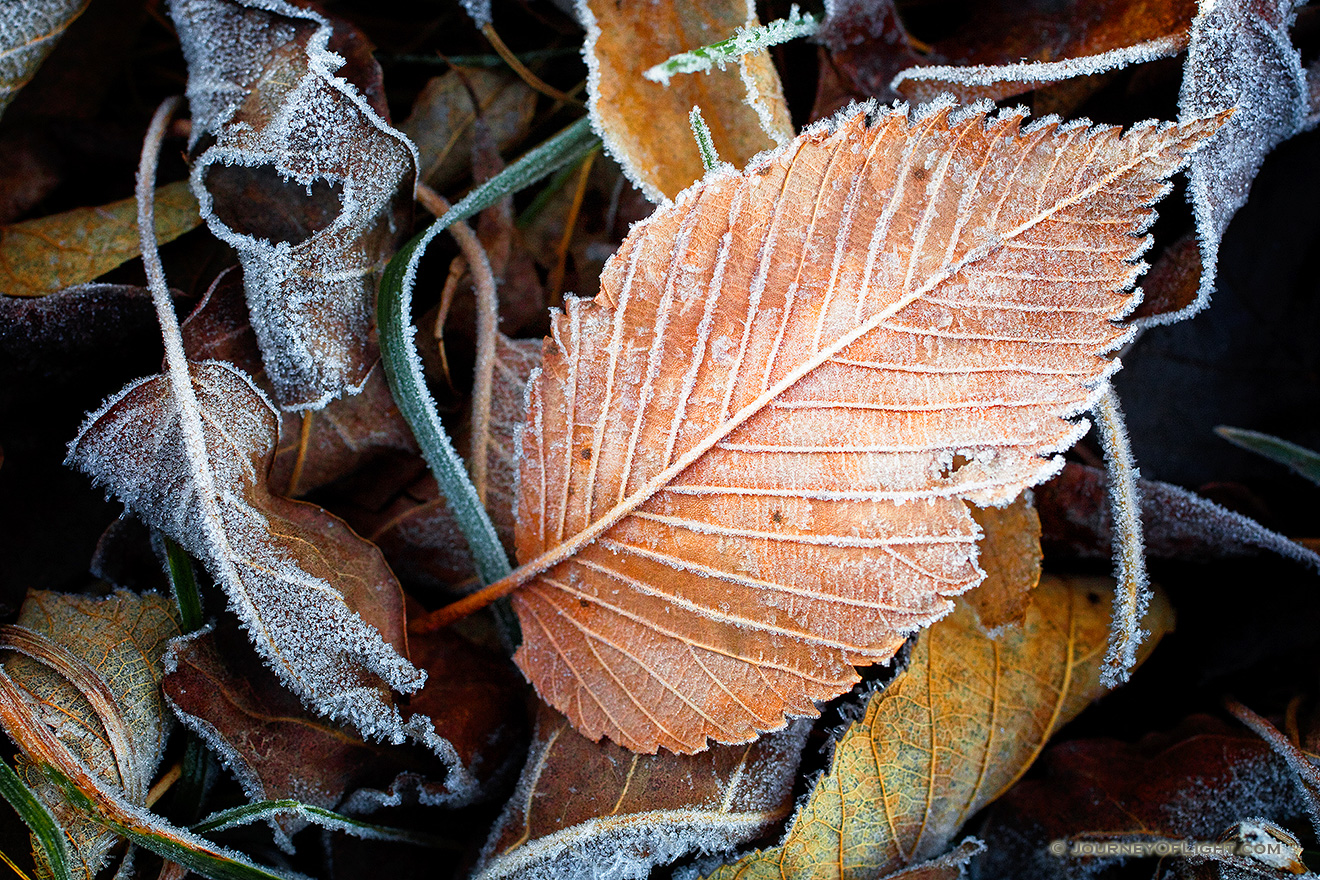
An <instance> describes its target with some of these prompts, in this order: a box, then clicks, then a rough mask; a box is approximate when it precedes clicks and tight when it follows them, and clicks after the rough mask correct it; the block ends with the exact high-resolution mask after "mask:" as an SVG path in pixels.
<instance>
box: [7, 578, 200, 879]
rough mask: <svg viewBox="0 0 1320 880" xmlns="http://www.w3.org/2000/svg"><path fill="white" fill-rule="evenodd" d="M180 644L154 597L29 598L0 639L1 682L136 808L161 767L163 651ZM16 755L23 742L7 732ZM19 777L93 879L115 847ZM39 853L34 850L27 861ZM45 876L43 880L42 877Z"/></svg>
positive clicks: (39, 781)
mask: <svg viewBox="0 0 1320 880" xmlns="http://www.w3.org/2000/svg"><path fill="white" fill-rule="evenodd" d="M178 634H179V626H178V623H177V622H176V621H175V619H174V611H173V606H172V604H171V603H170V601H169V600H168V599H166V598H165V597H163V596H159V595H151V594H148V595H144V596H139V595H135V594H133V593H128V592H118V593H115V594H114V595H112V596H109V597H107V598H104V599H97V598H92V597H90V596H74V595H62V594H59V593H46V592H41V591H34V592H32V593H29V594H28V597H27V600H26V601H25V602H24V603H23V610H22V611H21V612H20V614H19V617H18V620H17V622H16V625H14V626H10V627H4V628H3V633H0V641H2V643H3V647H5V648H9V649H18V650H17V651H14V652H12V653H10V652H8V651H7V652H6V659H5V661H4V671H3V673H0V674H3V675H4V676H5V677H6V679H9V680H12V685H13V686H14V690H13V691H12V693H14V694H16V695H18V696H19V698H20V699H21V700H22V702H23V704H24V706H25V708H26V710H27V711H28V712H29V713H30V715H31V720H32V721H33V722H34V723H41V724H45V725H46V726H48V727H49V728H50V729H51V730H53V731H54V732H55V733H56V735H57V736H58V737H59V739H60V740H61V741H62V742H63V743H64V744H65V745H67V746H68V748H69V749H70V751H72V753H73V754H75V755H77V756H78V758H79V759H80V760H81V761H82V762H83V763H84V764H85V765H86V766H87V768H88V771H89V772H90V773H93V774H95V775H96V776H97V777H98V779H99V780H100V782H101V784H102V785H105V786H106V787H108V788H110V789H113V790H117V791H119V792H121V793H122V795H123V796H124V797H125V798H126V799H127V800H128V801H130V802H132V803H135V804H138V805H141V804H142V803H144V801H145V799H146V796H147V789H148V787H149V786H150V785H151V779H152V777H153V776H154V775H155V772H156V767H157V766H158V765H159V763H160V759H161V754H162V753H163V752H164V749H165V736H166V734H167V733H168V731H169V726H168V725H169V715H168V712H167V711H166V709H165V702H164V699H163V698H162V697H161V694H160V680H161V676H162V675H163V673H164V670H163V669H162V666H161V657H162V655H163V654H164V652H165V646H166V642H167V641H168V640H169V639H170V638H172V637H174V636H176V635H178ZM9 732H10V734H11V735H12V736H13V737H14V739H15V742H17V743H18V744H19V745H20V746H21V747H26V741H25V739H24V738H23V735H22V732H21V731H19V730H10V731H9ZM19 772H20V773H22V774H23V775H24V776H25V777H26V780H27V783H28V785H29V786H31V787H32V788H33V789H34V790H35V791H36V793H37V794H38V796H39V797H40V798H41V799H42V800H43V801H45V802H46V804H47V805H48V806H49V807H50V809H51V811H52V813H53V814H54V815H55V817H56V819H57V820H58V821H59V824H60V826H61V827H62V828H63V829H64V831H65V833H66V834H67V835H68V837H69V842H70V843H71V847H70V850H69V851H70V854H71V855H73V856H74V861H73V864H71V865H70V868H72V870H73V871H74V874H75V876H77V877H85V878H88V880H90V878H92V877H94V876H96V873H97V871H99V870H100V869H101V868H102V867H104V866H105V864H106V861H107V858H108V856H109V851H110V848H111V847H112V846H113V845H114V844H115V842H116V841H117V840H118V839H119V837H118V835H116V834H114V833H113V832H110V831H107V830H106V829H105V828H104V827H102V826H101V825H98V824H97V823H95V822H92V821H89V820H88V819H87V818H86V817H84V816H83V815H82V814H81V813H80V812H79V811H78V810H76V809H74V808H73V807H72V806H71V805H70V804H69V803H68V799H67V798H66V797H65V796H64V794H63V792H61V790H60V789H59V788H58V787H57V786H55V785H54V784H52V783H51V782H50V780H48V779H47V778H46V776H45V774H44V773H43V772H42V770H41V768H40V767H38V766H37V765H35V764H33V763H31V761H29V760H27V759H24V760H21V761H20V762H19ZM40 852H42V850H41V847H39V846H37V845H35V843H34V846H33V853H34V854H37V853H40ZM46 876H49V873H48V872H46Z"/></svg>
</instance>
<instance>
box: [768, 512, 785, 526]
mask: <svg viewBox="0 0 1320 880" xmlns="http://www.w3.org/2000/svg"><path fill="white" fill-rule="evenodd" d="M770 521H771V522H775V523H781V522H783V521H784V515H783V514H782V513H780V512H779V511H778V510H776V511H775V512H774V513H772V514H770Z"/></svg>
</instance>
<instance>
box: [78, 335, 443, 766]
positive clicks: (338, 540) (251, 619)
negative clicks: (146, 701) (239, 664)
mask: <svg viewBox="0 0 1320 880" xmlns="http://www.w3.org/2000/svg"><path fill="white" fill-rule="evenodd" d="M189 376H190V378H191V383H192V392H193V396H194V397H195V402H193V401H189V400H188V399H187V398H185V397H184V396H183V395H182V394H179V393H176V391H175V390H174V389H173V387H172V383H171V379H170V376H169V375H164V376H151V377H148V378H146V379H141V380H139V381H137V382H135V383H133V384H131V385H129V386H128V387H127V388H125V389H124V390H123V391H121V392H120V393H119V394H118V395H116V396H115V397H113V398H111V399H110V400H108V401H107V402H106V403H105V404H104V405H103V406H102V407H101V408H100V409H99V410H97V411H96V412H94V413H92V414H91V415H90V416H89V417H88V420H87V423H86V424H85V425H84V426H83V429H82V431H81V432H79V435H78V437H77V438H76V439H75V440H74V441H73V443H71V444H70V446H69V462H70V463H71V464H73V465H75V466H76V467H77V468H79V469H80V470H82V471H83V472H84V473H86V474H88V475H89V476H91V477H92V478H93V479H95V480H96V481H97V482H98V483H100V484H101V485H104V486H105V487H106V488H107V489H108V490H110V491H112V492H114V494H116V495H117V496H118V497H119V498H120V500H122V501H123V502H124V504H125V506H127V507H128V508H129V509H130V510H131V511H133V513H134V514H135V515H136V516H137V517H138V518H139V519H141V520H142V521H143V522H145V523H147V524H148V525H150V526H152V527H153V528H155V529H158V530H160V531H161V532H163V533H164V534H166V535H168V536H169V537H171V538H173V539H174V540H175V541H177V542H178V543H179V544H180V545H182V546H183V547H184V549H186V550H187V551H188V552H189V553H191V554H192V555H193V556H194V557H196V558H197V559H199V560H200V561H201V562H202V563H203V564H204V565H205V566H206V568H207V570H208V571H209V572H210V573H211V576H212V577H213V578H214V579H215V581H216V583H217V584H219V585H220V586H221V587H223V588H224V590H225V592H226V593H227V594H228V596H229V600H230V607H231V608H232V610H233V611H234V612H235V613H236V614H237V615H238V617H239V620H240V621H241V622H242V623H243V625H244V626H245V627H246V629H247V630H248V635H249V637H250V638H251V639H252V641H253V643H254V644H255V645H256V647H257V650H258V652H259V653H260V654H261V655H262V657H263V659H264V660H265V661H266V663H267V664H268V665H269V666H270V667H271V668H272V669H274V670H275V672H276V673H277V674H278V675H279V676H280V678H281V680H282V681H284V683H285V684H286V685H287V686H288V687H289V688H290V689H292V690H293V691H294V693H296V694H297V695H298V696H299V697H300V698H302V700H303V701H304V703H305V704H306V705H308V706H310V707H311V708H312V709H314V710H315V711H317V712H320V713H322V714H324V715H328V716H330V717H332V718H335V719H336V720H340V721H345V722H347V723H350V724H352V725H354V726H355V727H357V728H358V729H359V730H361V731H363V732H364V733H365V734H367V735H369V736H376V737H378V738H383V739H387V740H392V741H395V742H399V741H402V740H403V739H404V736H405V733H412V734H413V735H415V736H419V737H421V738H425V737H426V733H427V732H426V731H424V730H411V729H410V730H407V731H405V729H404V726H403V721H402V718H401V717H400V714H399V710H398V708H397V707H396V706H395V705H394V704H393V701H392V698H391V695H390V691H391V690H392V689H393V690H399V691H405V692H406V691H415V690H417V689H418V688H420V687H421V685H422V682H423V680H424V678H425V676H424V674H423V673H421V672H420V671H419V670H417V669H415V668H414V667H413V666H411V665H410V664H409V663H408V661H407V659H406V658H407V656H408V648H407V636H406V635H405V632H404V614H403V596H402V593H401V591H400V589H399V584H398V582H397V581H396V580H395V579H394V575H393V574H391V573H390V570H389V567H388V566H387V565H386V564H385V560H384V559H383V558H382V557H381V555H380V551H379V550H377V549H376V548H375V547H373V546H371V545H370V544H368V543H367V542H366V541H363V540H362V539H361V538H359V537H358V536H357V535H356V534H354V533H353V531H352V530H351V529H349V527H348V526H347V525H345V524H344V523H343V521H341V520H338V519H336V518H335V517H333V516H331V515H330V514H328V513H326V512H325V511H324V510H322V509H321V508H319V507H316V506H314V505H311V504H305V503H302V502H297V501H290V500H288V499H286V498H281V497H278V496H276V495H272V494H271V492H270V490H269V488H268V487H267V485H266V483H265V475H266V473H267V470H268V468H269V464H270V457H271V455H272V453H273V452H274V444H275V438H276V436H277V430H278V429H277V425H278V415H277V414H276V412H275V410H274V409H273V408H272V407H271V405H270V403H269V402H268V401H267V400H266V398H265V397H264V396H263V395H262V394H261V392H260V391H258V390H257V389H256V388H255V387H254V386H253V385H252V383H251V380H249V379H248V378H247V377H246V376H244V375H243V374H242V373H238V372H236V371H235V370H234V369H233V368H231V367H230V366H229V365H228V364H224V363H221V362H219V361H209V362H207V363H204V364H192V365H190V370H189ZM194 406H195V407H196V410H195V411H194V410H193V409H192V407H194ZM194 419H195V420H196V423H198V430H199V431H200V433H201V435H202V436H201V438H200V444H199V445H201V446H202V448H200V449H198V448H194V446H193V441H191V440H190V439H189V438H190V431H191V427H190V424H189V423H190V422H192V421H193V420H194Z"/></svg>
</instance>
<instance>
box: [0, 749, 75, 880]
mask: <svg viewBox="0 0 1320 880" xmlns="http://www.w3.org/2000/svg"><path fill="white" fill-rule="evenodd" d="M0 796H3V797H4V799H5V800H6V801H7V802H8V803H9V806H11V807H13V808H14V812H15V813H18V817H19V818H20V819H22V820H23V823H24V824H25V825H27V827H28V828H29V829H31V831H32V837H33V840H35V841H36V843H37V846H39V847H40V848H41V852H42V853H43V854H44V856H45V859H46V864H47V865H49V866H50V871H51V874H52V876H53V877H54V880H73V875H72V874H71V873H70V872H69V851H68V846H67V845H66V844H65V842H64V832H63V831H62V830H60V826H59V823H58V822H56V821H55V816H54V815H52V814H51V812H50V808H49V807H47V806H46V805H45V804H44V803H42V802H41V800H40V799H39V798H38V797H37V796H36V795H35V794H33V793H32V789H30V788H28V787H27V785H26V783H24V782H23V780H22V779H20V778H19V775H18V774H17V773H15V772H14V768H12V767H10V766H9V764H8V763H7V762H5V761H0Z"/></svg>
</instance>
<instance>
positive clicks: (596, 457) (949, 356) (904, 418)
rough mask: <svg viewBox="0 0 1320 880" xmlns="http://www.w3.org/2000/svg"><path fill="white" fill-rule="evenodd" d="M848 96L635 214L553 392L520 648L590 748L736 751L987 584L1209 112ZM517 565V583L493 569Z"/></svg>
mask: <svg viewBox="0 0 1320 880" xmlns="http://www.w3.org/2000/svg"><path fill="white" fill-rule="evenodd" d="M1022 118H1023V117H1022V114H1021V113H1019V112H1016V111H1010V112H1007V113H1003V114H1000V115H997V116H993V117H987V116H986V114H985V111H984V109H983V108H981V109H974V110H972V111H956V112H955V111H954V110H952V109H951V108H949V107H940V108H937V109H935V110H933V111H931V112H929V113H927V114H926V115H925V116H924V117H923V118H920V119H917V120H915V121H910V120H909V118H908V116H907V114H906V113H905V112H901V111H900V112H892V111H886V112H885V113H884V114H883V115H882V116H880V118H878V119H876V120H874V121H873V122H871V123H870V124H869V125H868V122H867V119H866V117H865V114H864V113H863V112H861V111H860V110H853V111H852V112H851V113H850V114H849V115H845V116H842V117H840V118H839V119H838V120H836V122H835V124H834V125H833V126H832V127H830V128H817V129H815V130H813V131H809V132H807V133H805V134H803V135H802V136H800V137H799V138H797V140H795V141H794V142H793V143H792V144H790V145H788V147H787V148H786V149H784V150H782V151H780V152H778V153H776V154H774V155H772V156H768V157H765V158H762V159H761V160H759V161H757V162H755V163H753V165H752V166H751V167H749V168H748V169H747V170H746V171H744V172H742V173H738V174H727V175H724V176H718V177H713V178H710V179H707V180H706V181H704V182H702V183H701V184H698V185H696V186H694V187H692V188H690V189H688V190H687V191H686V192H685V193H683V194H682V195H680V196H679V197H678V198H677V199H676V201H675V202H674V203H673V204H672V205H671V206H669V207H666V208H663V209H661V210H659V211H657V212H656V213H655V214H654V215H653V216H652V217H651V218H650V219H649V220H647V221H646V222H644V223H642V224H639V225H638V226H636V227H634V229H633V230H632V232H631V234H630V235H629V236H628V238H627V240H626V241H625V242H624V243H623V246H622V247H621V248H620V250H619V252H618V253H617V254H616V255H615V256H614V258H613V259H612V260H611V261H610V262H609V263H608V264H607V265H606V267H605V270H604V273H603V275H602V279H601V294H600V296H599V297H597V299H596V300H594V301H592V302H587V301H585V300H578V299H571V298H570V299H569V301H568V303H567V306H566V309H565V312H564V314H562V315H558V316H557V317H556V319H555V321H554V325H553V332H552V337H551V339H550V340H548V341H547V342H546V345H545V353H544V365H543V372H541V373H540V374H539V375H538V376H536V377H535V378H534V380H533V382H532V383H531V391H530V397H529V409H528V417H527V422H526V425H525V427H524V429H523V435H522V456H523V457H522V461H521V469H520V488H519V497H518V527H517V549H518V558H519V560H520V561H522V562H523V563H524V564H523V566H522V567H521V568H520V569H518V571H516V572H515V573H514V574H513V575H512V576H511V577H510V578H509V579H506V582H503V583H502V586H504V587H508V586H510V585H512V584H513V583H519V584H521V588H520V589H518V590H517V591H516V592H515V593H514V594H513V602H514V607H515V608H516V609H517V612H518V615H519V618H520V619H521V621H522V627H523V638H524V641H523V644H522V647H521V648H520V649H519V650H518V653H517V657H516V659H517V661H518V663H519V665H520V666H521V667H522V669H523V670H524V672H525V673H526V674H527V676H528V677H529V678H530V679H531V680H532V682H533V683H534V684H535V685H536V689H537V691H538V692H539V693H540V694H541V696H542V697H543V698H544V699H545V700H546V701H547V702H549V703H550V704H551V705H553V706H554V707H555V708H557V709H559V710H560V711H562V712H563V713H565V714H566V715H567V716H568V717H569V719H570V720H571V721H572V722H573V724H574V725H575V726H576V727H577V728H578V729H579V730H581V731H582V732H583V733H584V734H586V735H587V736H589V737H592V738H600V737H601V736H602V735H603V736H608V737H609V738H610V739H612V740H614V741H616V742H618V743H620V744H622V745H625V746H627V747H629V748H631V749H634V750H636V751H641V752H654V751H655V750H656V749H657V747H659V746H663V747H665V748H667V749H672V750H674V751H676V752H692V751H698V750H700V749H702V748H705V747H706V745H707V739H708V738H709V739H713V740H716V741H718V742H724V743H733V742H745V741H748V740H750V739H752V738H754V737H756V736H757V733H758V731H764V730H773V729H777V728H779V727H782V726H783V725H784V724H785V716H786V715H812V714H815V712H816V707H815V705H814V702H813V701H817V700H826V699H829V698H831V697H833V696H836V695H837V694H840V693H842V692H843V691H845V690H847V689H848V688H849V687H851V686H852V684H853V683H854V682H856V681H857V680H858V676H857V673H856V671H855V669H854V667H855V666H857V665H862V664H868V663H876V662H880V661H883V660H886V659H888V658H889V657H891V656H892V655H893V654H894V652H895V651H896V650H897V649H898V647H899V646H900V645H901V643H902V642H903V639H904V634H906V633H910V632H912V631H914V630H916V629H919V628H921V627H924V626H927V625H929V624H930V623H932V622H933V621H935V620H936V619H938V618H940V617H942V616H943V615H945V614H946V613H948V611H949V610H950V608H951V607H952V604H951V602H950V599H949V597H950V596H954V595H956V594H959V593H962V592H964V591H966V590H968V589H970V588H971V587H974V586H976V584H977V583H979V582H980V580H981V578H982V576H983V575H982V572H981V570H980V569H979V567H978V566H977V562H976V540H977V537H978V534H979V529H978V528H977V526H976V525H975V523H974V522H973V520H972V518H971V516H970V515H969V513H968V508H967V503H966V502H973V503H975V504H979V505H998V504H1004V503H1007V502H1009V501H1011V500H1012V499H1013V498H1014V497H1016V496H1017V495H1018V494H1019V493H1020V492H1021V491H1022V490H1023V489H1025V488H1026V487H1028V486H1031V485H1033V484H1035V483H1039V482H1040V481H1042V480H1044V479H1046V478H1047V477H1049V476H1050V475H1052V474H1053V473H1055V472H1056V471H1057V470H1058V468H1059V467H1060V465H1061V461H1060V459H1058V458H1057V457H1053V454H1054V453H1057V452H1058V451H1060V450H1062V449H1065V448H1066V447H1068V446H1070V445H1071V444H1072V443H1073V442H1074V441H1075V440H1076V439H1077V437H1078V436H1080V434H1081V433H1082V432H1083V431H1084V430H1085V424H1084V423H1083V422H1081V421H1078V420H1076V419H1075V418H1073V417H1075V416H1077V415H1078V414H1079V413H1081V412H1083V411H1085V410H1086V409H1088V408H1089V406H1090V405H1091V402H1092V401H1093V400H1094V399H1095V397H1096V395H1097V394H1098V393H1099V392H1101V391H1103V389H1104V386H1105V385H1106V383H1107V377H1108V375H1109V374H1110V372H1111V371H1112V369H1113V368H1114V366H1115V364H1114V362H1113V361H1111V360H1109V359H1107V358H1106V357H1105V356H1104V354H1105V353H1106V352H1109V351H1111V350H1112V349H1113V348H1115V347H1116V346H1117V345H1118V344H1120V343H1121V342H1122V341H1123V340H1124V339H1125V338H1126V337H1127V335H1128V331H1127V330H1125V329H1124V328H1123V327H1122V326H1121V325H1119V324H1116V323H1115V320H1116V319H1118V318H1119V317H1121V316H1122V315H1124V314H1126V313H1127V312H1128V311H1130V310H1131V309H1132V307H1133V306H1134V305H1135V304H1136V302H1137V294H1136V292H1134V291H1132V290H1131V289H1130V288H1131V286H1132V284H1133V282H1134V281H1135V280H1136V278H1137V276H1138V275H1139V274H1140V273H1141V271H1142V269H1144V265H1143V264H1141V263H1140V262H1138V257H1139V255H1140V254H1141V253H1142V251H1144V250H1145V249H1146V247H1147V246H1148V238H1147V237H1146V236H1143V235H1142V234H1141V233H1142V232H1143V231H1144V230H1145V229H1146V228H1147V227H1148V226H1149V225H1150V223H1151V222H1152V220H1153V219H1154V212H1153V210H1151V208H1150V205H1152V204H1153V203H1154V202H1156V201H1157V200H1158V199H1159V198H1161V197H1162V196H1163V195H1164V194H1165V193H1166V192H1167V190H1168V184H1167V183H1166V182H1165V178H1167V177H1168V176H1169V175H1170V174H1172V173H1173V172H1174V171H1176V170H1177V169H1178V168H1179V167H1181V165H1182V164H1183V163H1184V161H1185V155H1186V152H1187V151H1188V150H1189V149H1191V148H1192V147H1193V146H1194V145H1195V144H1196V143H1197V142H1198V141H1200V140H1202V139H1203V138H1204V137H1206V136H1207V135H1208V134H1209V133H1211V132H1213V131H1214V130H1215V128H1217V126H1218V125H1219V122H1220V120H1219V119H1218V118H1210V119H1203V120H1196V121H1192V122H1188V123H1185V124H1182V125H1179V126H1170V125H1157V124H1154V123H1146V124H1142V125H1139V126H1136V127H1135V128H1133V129H1132V130H1131V131H1129V132H1128V133H1127V134H1126V135H1121V134H1120V132H1119V130H1118V129H1116V128H1113V127H1090V125H1089V123H1086V122H1081V123H1070V124H1067V125H1061V124H1059V123H1057V122H1045V123H1042V124H1038V125H1034V126H1031V127H1029V128H1027V129H1025V130H1024V129H1022V126H1021V123H1022ZM497 586H498V585H497Z"/></svg>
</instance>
